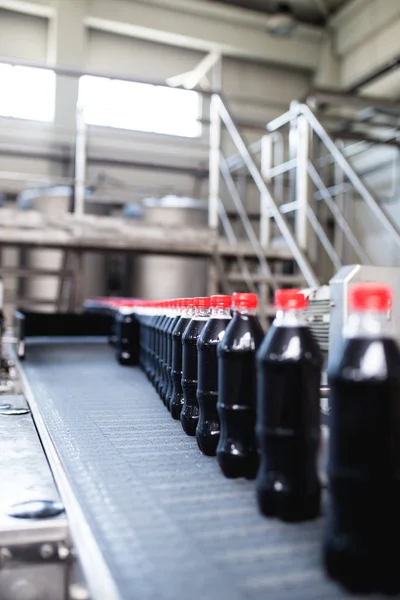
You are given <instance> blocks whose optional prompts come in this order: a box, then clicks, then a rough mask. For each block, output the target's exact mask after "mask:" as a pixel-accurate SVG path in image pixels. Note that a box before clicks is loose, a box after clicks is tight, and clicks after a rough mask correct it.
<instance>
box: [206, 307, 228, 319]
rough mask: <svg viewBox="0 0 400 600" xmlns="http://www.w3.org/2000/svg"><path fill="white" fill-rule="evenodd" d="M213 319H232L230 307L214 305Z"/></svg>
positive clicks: (212, 310)
mask: <svg viewBox="0 0 400 600" xmlns="http://www.w3.org/2000/svg"><path fill="white" fill-rule="evenodd" d="M211 318H212V319H230V318H231V311H230V309H229V308H221V307H218V306H217V307H213V308H212V309H211Z"/></svg>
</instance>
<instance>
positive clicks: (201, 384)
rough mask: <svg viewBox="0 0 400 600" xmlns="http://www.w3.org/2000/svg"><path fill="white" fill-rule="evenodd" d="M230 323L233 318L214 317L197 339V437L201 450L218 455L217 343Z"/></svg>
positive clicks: (209, 454) (204, 452) (210, 454)
mask: <svg viewBox="0 0 400 600" xmlns="http://www.w3.org/2000/svg"><path fill="white" fill-rule="evenodd" d="M229 323H230V319H229V318H225V319H224V318H218V317H212V318H210V319H209V321H208V322H207V324H206V326H205V327H204V329H203V331H202V332H201V334H200V337H199V339H198V342H197V351H198V386H197V401H198V404H199V421H198V423H197V427H196V438H197V443H198V445H199V448H200V450H201V451H202V452H203V454H206V455H207V456H215V454H216V451H217V445H218V441H219V430H220V425H219V416H218V411H217V400H218V357H217V345H218V343H219V342H220V341H221V339H222V338H223V336H224V333H225V329H226V327H227V326H228V325H229Z"/></svg>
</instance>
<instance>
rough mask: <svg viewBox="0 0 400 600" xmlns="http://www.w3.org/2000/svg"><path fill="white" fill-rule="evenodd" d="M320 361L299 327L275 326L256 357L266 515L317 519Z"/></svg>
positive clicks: (260, 484) (260, 487)
mask: <svg viewBox="0 0 400 600" xmlns="http://www.w3.org/2000/svg"><path fill="white" fill-rule="evenodd" d="M291 348H292V350H291ZM322 361H323V358H322V355H321V351H320V349H319V346H318V344H317V342H316V340H315V339H314V337H313V335H312V333H311V331H310V330H309V328H308V327H303V326H300V327H296V326H294V327H286V326H283V327H282V326H277V327H273V328H272V329H271V330H270V332H269V334H268V335H267V337H266V338H265V340H264V342H263V344H262V345H261V347H260V350H259V352H258V355H257V369H258V403H257V437H258V441H259V447H260V453H261V462H260V468H259V471H258V474H257V498H258V503H259V507H260V510H261V512H262V513H264V514H265V515H267V516H277V517H279V518H281V519H282V520H285V521H302V520H306V519H313V518H315V517H317V516H318V515H319V512H320V494H321V491H320V482H319V478H318V473H317V454H318V448H319V443H320V408H319V396H320V394H319V390H320V381H321V366H322Z"/></svg>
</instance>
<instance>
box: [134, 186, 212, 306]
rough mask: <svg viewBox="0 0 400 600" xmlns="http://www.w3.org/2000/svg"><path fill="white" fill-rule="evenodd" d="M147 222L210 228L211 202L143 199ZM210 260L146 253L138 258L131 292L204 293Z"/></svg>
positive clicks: (156, 296) (141, 295) (159, 294)
mask: <svg viewBox="0 0 400 600" xmlns="http://www.w3.org/2000/svg"><path fill="white" fill-rule="evenodd" d="M142 206H143V209H144V215H143V220H144V222H145V223H149V224H150V223H151V224H158V225H160V226H166V225H169V226H176V227H177V228H178V229H177V231H179V226H181V227H193V228H196V227H206V226H207V203H206V202H204V201H201V200H194V199H192V198H182V197H178V196H165V197H164V198H148V199H146V200H143V201H142ZM206 292H207V260H206V259H205V258H192V257H181V256H163V255H142V256H137V257H136V259H135V260H134V265H133V271H132V288H131V293H132V295H133V296H135V297H139V298H148V299H151V300H158V299H162V298H173V297H186V296H204V295H205V294H206Z"/></svg>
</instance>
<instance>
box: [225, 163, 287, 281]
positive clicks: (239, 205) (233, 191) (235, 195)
mask: <svg viewBox="0 0 400 600" xmlns="http://www.w3.org/2000/svg"><path fill="white" fill-rule="evenodd" d="M220 169H221V173H222V176H223V178H224V180H225V184H226V186H227V188H228V191H229V193H230V195H231V198H232V200H233V202H234V204H235V206H236V210H237V212H238V215H239V217H240V220H241V221H242V225H243V227H244V229H245V231H246V233H247V237H248V238H249V240H250V243H251V246H252V248H253V250H254V252H255V254H256V255H257V258H258V260H259V262H260V266H261V269H262V271H263V275H265V277H267V278H268V280H269V282H270V284H271V285H272V287H273V288H274V289H275V290H276V289H277V288H278V285H277V283H276V280H275V278H274V276H273V274H272V271H271V269H270V268H269V265H268V263H267V261H266V259H265V254H264V250H263V248H262V246H261V244H260V242H259V241H258V239H257V236H256V234H255V232H254V229H253V226H252V224H251V223H250V219H249V217H248V216H247V213H246V209H245V207H244V205H243V202H242V199H241V197H240V194H239V192H238V190H237V188H236V185H235V182H234V181H233V179H232V175H231V173H230V171H229V167H228V164H227V162H226V160H225V158H224V156H223V154H222V152H221V153H220Z"/></svg>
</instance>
